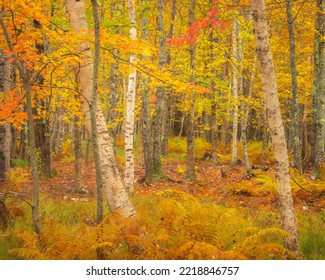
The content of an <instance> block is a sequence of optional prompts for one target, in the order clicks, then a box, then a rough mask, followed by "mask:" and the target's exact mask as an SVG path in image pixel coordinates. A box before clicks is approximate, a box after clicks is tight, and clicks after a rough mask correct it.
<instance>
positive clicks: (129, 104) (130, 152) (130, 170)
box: [125, 0, 137, 194]
mask: <svg viewBox="0 0 325 280" xmlns="http://www.w3.org/2000/svg"><path fill="white" fill-rule="evenodd" d="M128 11H129V17H130V24H131V27H130V38H131V40H133V41H136V40H137V29H136V14H135V6H134V0H128ZM135 62H136V54H135V53H131V54H130V71H131V72H130V74H129V83H128V91H127V93H126V120H125V187H126V189H127V191H128V192H129V194H132V193H133V192H134V110H135V95H136V85H137V71H136V69H134V68H133V66H132V65H133V64H134V63H135Z"/></svg>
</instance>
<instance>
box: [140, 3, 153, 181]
mask: <svg viewBox="0 0 325 280" xmlns="http://www.w3.org/2000/svg"><path fill="white" fill-rule="evenodd" d="M148 3H149V2H148V0H142V3H141V4H142V5H143V7H145V8H144V10H143V11H142V15H143V16H142V23H141V24H142V39H143V40H145V41H149V32H148V29H149V17H148ZM142 59H143V60H148V59H149V58H148V57H145V56H143V57H142ZM148 84H149V78H148V77H145V76H144V77H143V78H142V91H141V92H142V131H141V132H140V133H142V145H143V156H144V168H145V178H146V179H147V180H150V179H151V175H152V168H153V152H152V151H153V147H152V137H151V129H152V127H151V117H150V101H149V88H148Z"/></svg>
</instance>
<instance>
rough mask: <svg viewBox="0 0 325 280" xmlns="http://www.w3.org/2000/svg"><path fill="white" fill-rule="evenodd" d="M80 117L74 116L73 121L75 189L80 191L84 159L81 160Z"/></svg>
mask: <svg viewBox="0 0 325 280" xmlns="http://www.w3.org/2000/svg"><path fill="white" fill-rule="evenodd" d="M78 121H79V118H78V117H77V116H75V117H74V122H73V149H74V175H73V176H74V182H73V184H74V186H73V190H74V191H76V192H78V190H81V189H82V160H81V156H82V155H81V126H80V125H79V124H78Z"/></svg>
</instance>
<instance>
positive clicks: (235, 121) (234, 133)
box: [231, 18, 239, 165]
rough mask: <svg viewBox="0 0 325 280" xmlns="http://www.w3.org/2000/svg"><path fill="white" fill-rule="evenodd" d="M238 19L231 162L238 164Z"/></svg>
mask: <svg viewBox="0 0 325 280" xmlns="http://www.w3.org/2000/svg"><path fill="white" fill-rule="evenodd" d="M238 30H239V28H238V20H237V19H236V18H235V19H234V20H233V29H232V34H231V38H232V57H233V65H232V96H233V98H234V111H233V121H232V123H233V125H232V157H231V164H232V165H234V164H237V153H238V152H237V151H238V145H237V137H238V104H237V102H238V85H239V84H238V71H237V67H238V66H237V65H238V44H237V38H238V34H239V32H238Z"/></svg>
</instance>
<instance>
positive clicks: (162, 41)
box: [152, 0, 166, 178]
mask: <svg viewBox="0 0 325 280" xmlns="http://www.w3.org/2000/svg"><path fill="white" fill-rule="evenodd" d="M157 7H158V17H157V31H158V32H159V54H158V68H159V69H162V68H163V67H164V66H165V63H166V38H165V32H164V16H163V0H158V6H157ZM164 95H165V93H164V88H163V87H162V86H158V88H157V90H156V112H155V116H154V126H153V170H152V171H153V174H152V175H153V177H158V178H159V177H160V176H162V166H161V160H160V155H161V141H162V119H163V114H164V107H165V104H164V103H165V100H164V99H165V97H164Z"/></svg>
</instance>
